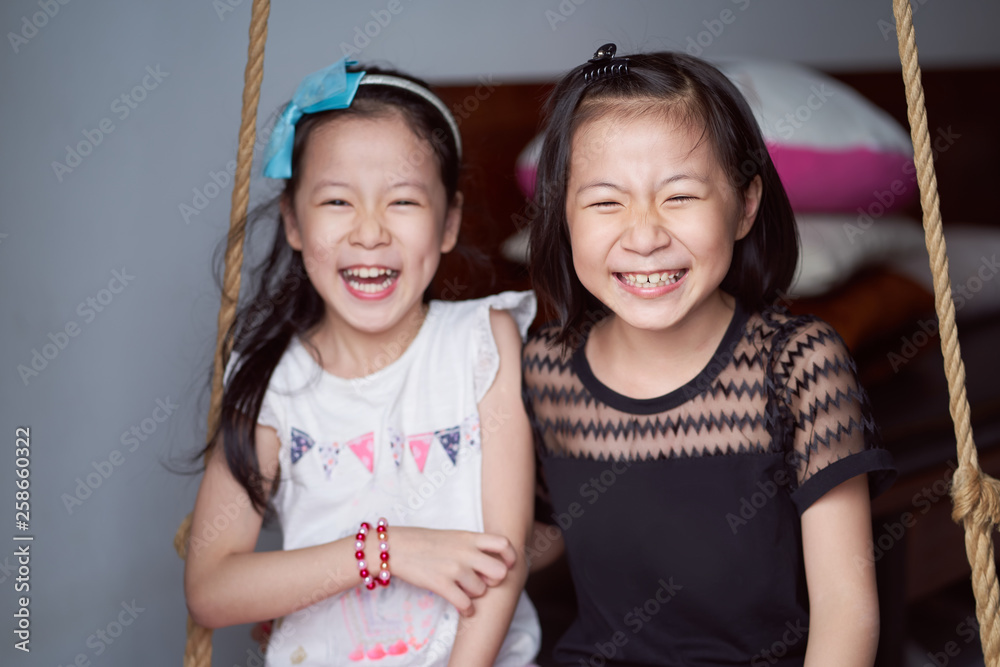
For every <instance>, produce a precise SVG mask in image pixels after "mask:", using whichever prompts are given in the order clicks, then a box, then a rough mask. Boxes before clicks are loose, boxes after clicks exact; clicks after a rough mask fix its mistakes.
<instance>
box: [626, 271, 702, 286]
mask: <svg viewBox="0 0 1000 667" xmlns="http://www.w3.org/2000/svg"><path fill="white" fill-rule="evenodd" d="M685 275H687V269H676V270H674V271H656V272H653V273H616V274H615V277H616V278H618V280H619V281H621V282H622V283H624V284H625V285H628V286H629V287H636V288H639V289H649V288H654V287H665V286H667V285H673V284H674V283H676V282H677V281H678V280H680V279H681V278H683V277H684V276H685Z"/></svg>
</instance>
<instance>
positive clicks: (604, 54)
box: [583, 42, 628, 83]
mask: <svg viewBox="0 0 1000 667" xmlns="http://www.w3.org/2000/svg"><path fill="white" fill-rule="evenodd" d="M617 50H618V47H617V46H615V45H614V44H612V43H610V42H609V43H608V44H605V45H604V46H602V47H601V48H599V49H597V52H596V53H594V57H593V58H591V59H590V60H589V61H587V62H589V63H590V64H589V65H587V66H586V68H584V70H583V79H584V81H586V82H587V83H593V82H594V81H597V80H598V79H602V78H606V77H612V76H621V75H622V74H628V58H624V57H623V58H615V51H617Z"/></svg>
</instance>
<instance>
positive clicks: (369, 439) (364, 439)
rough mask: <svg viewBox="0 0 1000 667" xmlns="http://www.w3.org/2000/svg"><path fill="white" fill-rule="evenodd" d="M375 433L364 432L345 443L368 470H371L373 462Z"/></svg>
mask: <svg viewBox="0 0 1000 667" xmlns="http://www.w3.org/2000/svg"><path fill="white" fill-rule="evenodd" d="M374 445H375V433H374V432H372V433H365V434H364V435H362V436H358V437H357V438H355V439H354V440H351V441H350V442H348V443H347V446H348V447H350V448H351V451H352V452H354V453H355V454H356V455H357V457H358V459H359V460H360V461H361V463H362V465H364V467H366V468H368V472H372V468H373V467H374V464H375V454H374Z"/></svg>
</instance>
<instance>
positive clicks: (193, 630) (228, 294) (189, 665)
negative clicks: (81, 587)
mask: <svg viewBox="0 0 1000 667" xmlns="http://www.w3.org/2000/svg"><path fill="white" fill-rule="evenodd" d="M270 12H271V2H270V0H254V2H253V9H252V10H251V14H250V46H249V47H248V49H247V66H246V70H245V71H244V73H243V109H242V112H241V114H240V135H239V148H238V149H237V152H236V175H235V177H234V179H233V199H232V207H231V208H230V211H229V237H228V239H227V241H226V260H225V261H226V264H225V267H226V268H225V273H224V275H223V280H222V304H221V305H220V306H219V333H218V338H217V339H216V342H215V366H214V369H213V371H212V397H211V400H210V402H209V409H208V435H209V437H211V436H212V434H213V433H215V430H216V428H218V425H219V416H220V414H221V413H222V373H223V370H224V368H225V364H226V360H227V359H228V358H229V352H230V349H231V346H232V340H230V338H229V335H228V334H229V328H230V327H231V326H232V324H233V321H234V320H235V319H236V306H237V303H238V301H239V297H240V275H241V274H240V271H241V268H242V266H243V237H244V231H245V228H246V218H247V209H248V207H249V204H250V170H251V167H252V165H253V147H254V141H255V139H256V133H257V104H258V102H259V101H260V85H261V82H262V81H263V79H264V45H265V43H266V42H267V18H268V15H269V14H270ZM210 455H211V452H210V451H209V453H207V454H206V455H205V459H206V462H207V460H208V456H210ZM190 536H191V515H190V514H188V515H187V516H186V517H185V518H184V521H182V522H181V525H180V527H179V528H178V529H177V534H176V536H175V537H174V548H175V549H176V550H177V555H179V556H180V557H181V558H185V557H186V556H187V545H188V539H189V538H190ZM211 664H212V631H211V630H209V629H207V628H203V627H201V626H199V625H198V624H197V623H195V622H194V620H192V619H191V617H190V616H188V619H187V644H186V645H185V647H184V667H211Z"/></svg>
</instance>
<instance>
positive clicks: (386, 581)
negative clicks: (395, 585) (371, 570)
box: [375, 577, 390, 586]
mask: <svg viewBox="0 0 1000 667" xmlns="http://www.w3.org/2000/svg"><path fill="white" fill-rule="evenodd" d="M389 579H390V578H389V577H386V578H385V579H376V580H375V581H377V582H378V583H380V584H382V585H383V586H388V585H389Z"/></svg>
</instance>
